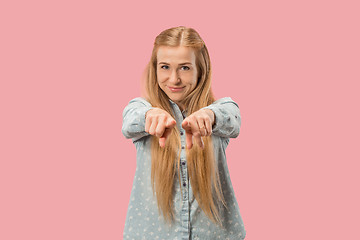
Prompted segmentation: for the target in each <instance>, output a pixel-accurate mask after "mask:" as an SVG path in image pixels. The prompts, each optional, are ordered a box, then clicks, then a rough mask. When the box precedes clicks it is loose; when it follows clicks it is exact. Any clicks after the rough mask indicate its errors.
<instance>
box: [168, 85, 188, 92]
mask: <svg viewBox="0 0 360 240" xmlns="http://www.w3.org/2000/svg"><path fill="white" fill-rule="evenodd" d="M168 88H169V89H170V91H172V92H181V91H182V90H183V89H184V88H185V86H184V87H170V86H168Z"/></svg>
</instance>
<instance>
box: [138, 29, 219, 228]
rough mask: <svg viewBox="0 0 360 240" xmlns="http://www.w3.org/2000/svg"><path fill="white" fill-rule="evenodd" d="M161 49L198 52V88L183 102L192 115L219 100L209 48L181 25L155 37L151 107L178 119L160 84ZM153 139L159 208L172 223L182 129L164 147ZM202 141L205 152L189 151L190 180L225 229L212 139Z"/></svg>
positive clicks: (212, 216) (149, 77)
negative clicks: (157, 71)
mask: <svg viewBox="0 0 360 240" xmlns="http://www.w3.org/2000/svg"><path fill="white" fill-rule="evenodd" d="M160 46H169V47H178V46H185V47H190V48H192V49H194V53H195V56H196V67H197V72H198V80H197V85H196V87H195V89H194V90H193V91H192V92H190V93H189V94H188V95H187V96H186V97H185V98H184V100H183V101H182V103H184V107H185V109H186V111H187V114H188V116H189V115H190V114H192V113H194V112H196V111H198V110H199V109H201V108H203V107H206V106H208V105H210V104H211V103H213V102H214V101H215V98H214V94H213V92H212V90H211V64H210V57H209V53H208V50H207V48H206V45H205V43H204V41H203V40H202V39H201V37H200V35H199V34H198V33H197V32H196V31H195V30H194V29H193V28H189V27H184V26H180V27H173V28H170V29H167V30H164V31H162V32H161V33H160V34H159V35H158V36H157V37H156V38H155V42H154V47H153V50H152V55H151V59H150V61H149V63H148V65H147V72H146V83H145V90H146V95H147V96H146V97H145V98H146V99H147V100H148V101H149V102H150V104H151V105H152V106H153V107H157V108H161V109H163V110H165V111H167V112H168V113H169V114H170V115H171V116H172V117H173V118H174V119H175V116H174V114H173V112H172V109H171V105H170V102H169V97H168V96H167V95H166V94H165V92H164V91H163V90H162V89H161V88H160V86H159V84H158V81H157V74H156V69H157V68H156V67H157V51H158V48H159V47H160ZM151 138H152V139H151V183H152V188H153V192H154V194H155V195H156V198H157V205H158V209H159V211H160V212H162V214H163V216H164V219H165V220H168V221H172V220H173V217H174V210H173V196H174V186H173V184H174V179H175V173H176V171H178V172H180V171H179V170H180V148H181V142H180V133H179V129H178V128H177V127H174V128H173V130H172V131H171V134H170V135H169V136H168V139H167V141H166V144H165V147H164V148H161V147H160V145H159V142H158V138H157V137H155V136H151ZM202 138H203V141H204V149H201V148H200V147H199V146H198V145H197V144H194V145H193V147H192V148H191V149H186V157H187V166H188V173H189V178H190V182H191V187H192V190H193V193H194V196H195V198H196V200H197V202H198V204H199V206H200V207H201V209H202V210H203V211H204V213H205V214H206V215H207V216H208V217H209V218H210V219H211V220H212V221H213V222H214V223H218V224H219V225H220V226H221V225H222V224H221V220H220V217H219V206H220V205H219V204H223V205H224V206H225V207H226V203H225V200H224V197H223V193H222V190H221V183H220V179H219V173H218V169H217V165H216V162H215V156H214V150H213V145H212V140H211V136H206V137H202ZM179 178H180V174H179ZM179 180H180V179H179ZM179 182H180V181H179ZM180 187H181V184H180ZM181 192H182V191H181Z"/></svg>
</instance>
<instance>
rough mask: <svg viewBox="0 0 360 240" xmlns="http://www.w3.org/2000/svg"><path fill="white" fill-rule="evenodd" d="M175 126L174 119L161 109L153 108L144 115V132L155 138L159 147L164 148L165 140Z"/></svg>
mask: <svg viewBox="0 0 360 240" xmlns="http://www.w3.org/2000/svg"><path fill="white" fill-rule="evenodd" d="M175 125H176V121H175V119H174V118H173V117H172V116H171V115H170V114H169V113H168V112H166V111H165V110H163V109H160V108H153V109H151V110H149V111H147V112H146V114H145V132H147V133H149V134H151V135H154V136H157V137H158V138H159V145H160V147H164V146H165V142H166V139H167V137H168V136H169V135H170V133H171V130H172V129H173V127H174V126H175Z"/></svg>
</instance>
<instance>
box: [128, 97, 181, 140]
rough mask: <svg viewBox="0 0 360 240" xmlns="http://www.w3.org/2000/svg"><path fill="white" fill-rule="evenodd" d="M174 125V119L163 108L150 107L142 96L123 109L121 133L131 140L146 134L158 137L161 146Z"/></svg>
mask: <svg viewBox="0 0 360 240" xmlns="http://www.w3.org/2000/svg"><path fill="white" fill-rule="evenodd" d="M175 125H176V121H175V119H174V118H173V117H172V116H171V115H170V114H169V113H168V112H166V111H165V110H163V109H160V108H155V107H152V106H151V104H150V103H149V102H147V101H146V100H145V99H143V98H135V99H133V100H131V101H130V102H129V104H128V105H127V106H126V107H125V109H124V111H123V127H122V133H123V134H124V136H125V137H126V138H132V139H133V142H135V141H136V140H138V139H140V138H142V137H144V136H147V135H154V136H156V137H158V138H159V144H160V146H161V147H164V146H165V142H166V139H167V137H168V136H169V135H170V133H171V131H172V128H173V127H174V126H175Z"/></svg>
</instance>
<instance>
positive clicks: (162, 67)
mask: <svg viewBox="0 0 360 240" xmlns="http://www.w3.org/2000/svg"><path fill="white" fill-rule="evenodd" d="M164 67H166V68H164ZM168 67H169V66H166V65H162V66H161V68H162V69H167V68H168Z"/></svg>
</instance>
